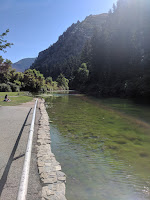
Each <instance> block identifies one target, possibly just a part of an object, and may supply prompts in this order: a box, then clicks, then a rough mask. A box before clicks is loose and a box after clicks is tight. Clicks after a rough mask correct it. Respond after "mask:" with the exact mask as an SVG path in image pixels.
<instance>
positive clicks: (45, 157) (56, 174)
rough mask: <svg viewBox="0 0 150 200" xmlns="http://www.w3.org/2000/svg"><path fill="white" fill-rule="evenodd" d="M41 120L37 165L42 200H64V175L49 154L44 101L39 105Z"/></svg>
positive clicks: (51, 154) (50, 153)
mask: <svg viewBox="0 0 150 200" xmlns="http://www.w3.org/2000/svg"><path fill="white" fill-rule="evenodd" d="M39 108H40V113H41V118H40V120H39V129H38V140H37V165H38V171H39V175H40V180H41V183H42V200H44V199H50V200H55V199H58V200H66V197H65V182H66V175H65V174H64V173H63V172H62V171H61V165H60V163H59V162H57V161H56V159H55V156H54V154H53V153H52V152H51V145H50V144H51V139H50V126H49V117H48V114H47V112H46V108H45V105H44V100H40V104H39Z"/></svg>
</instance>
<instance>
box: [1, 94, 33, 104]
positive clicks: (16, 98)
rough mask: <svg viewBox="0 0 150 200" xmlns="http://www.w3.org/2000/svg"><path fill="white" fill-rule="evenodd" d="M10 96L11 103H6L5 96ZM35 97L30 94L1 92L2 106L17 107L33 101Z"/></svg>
mask: <svg viewBox="0 0 150 200" xmlns="http://www.w3.org/2000/svg"><path fill="white" fill-rule="evenodd" d="M6 94H7V95H8V98H9V99H10V100H11V101H10V102H4V98H5V95H6ZM32 99H33V97H32V96H29V93H28V92H0V106H16V105H19V104H21V103H26V102H29V101H32Z"/></svg>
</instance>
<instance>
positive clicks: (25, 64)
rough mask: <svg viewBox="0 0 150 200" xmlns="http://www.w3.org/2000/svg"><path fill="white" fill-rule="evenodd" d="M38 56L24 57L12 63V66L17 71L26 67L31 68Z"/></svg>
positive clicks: (21, 70) (22, 70)
mask: <svg viewBox="0 0 150 200" xmlns="http://www.w3.org/2000/svg"><path fill="white" fill-rule="evenodd" d="M35 59H36V58H24V59H21V60H19V61H18V62H16V63H13V64H12V68H14V69H16V71H17V72H24V71H25V70H26V69H28V68H30V66H31V65H32V64H33V62H34V61H35Z"/></svg>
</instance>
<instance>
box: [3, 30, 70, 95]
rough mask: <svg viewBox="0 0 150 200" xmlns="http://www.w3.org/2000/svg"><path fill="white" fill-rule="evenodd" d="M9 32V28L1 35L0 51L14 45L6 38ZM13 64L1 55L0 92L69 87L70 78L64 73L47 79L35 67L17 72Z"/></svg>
mask: <svg viewBox="0 0 150 200" xmlns="http://www.w3.org/2000/svg"><path fill="white" fill-rule="evenodd" d="M8 32H9V29H7V30H6V32H4V33H2V34H1V35H0V51H3V52H6V50H5V49H6V48H7V47H11V45H13V43H8V42H7V40H5V39H4V37H5V36H6V35H7V33H8ZM11 64H12V63H11V61H10V60H8V59H6V60H4V59H3V58H2V56H0V92H20V91H30V92H47V91H52V90H58V89H59V90H64V89H65V90H67V89H69V87H68V83H69V80H68V79H66V78H65V77H64V75H63V74H60V75H59V76H58V78H57V80H56V81H53V80H52V77H47V78H46V79H45V77H44V76H43V74H41V73H40V72H39V71H37V70H35V69H28V70H25V72H24V73H22V72H16V70H15V69H12V66H11ZM29 67H30V66H29Z"/></svg>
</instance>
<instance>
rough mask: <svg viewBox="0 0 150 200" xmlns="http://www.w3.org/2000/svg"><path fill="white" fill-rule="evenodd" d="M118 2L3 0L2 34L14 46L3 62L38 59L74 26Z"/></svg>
mask: <svg viewBox="0 0 150 200" xmlns="http://www.w3.org/2000/svg"><path fill="white" fill-rule="evenodd" d="M116 1H117V0H0V34H1V33H2V32H4V31H5V30H6V29H8V28H9V29H10V32H9V33H8V36H7V37H6V39H7V40H8V42H12V43H14V45H13V46H12V47H11V48H8V49H7V53H2V52H0V55H2V56H3V58H8V59H10V60H11V61H12V62H16V61H18V60H20V59H22V58H32V57H37V56H38V53H39V52H40V51H42V50H44V49H46V48H48V47H49V46H50V45H51V44H53V43H55V42H56V41H57V39H58V37H59V36H60V35H61V34H62V33H63V32H64V31H65V30H66V29H67V28H68V27H69V26H70V25H71V24H72V23H76V22H77V21H78V20H80V21H82V20H84V19H85V17H86V16H88V15H90V14H93V15H94V14H100V13H105V12H108V10H109V9H110V8H112V4H113V3H115V2H116Z"/></svg>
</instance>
